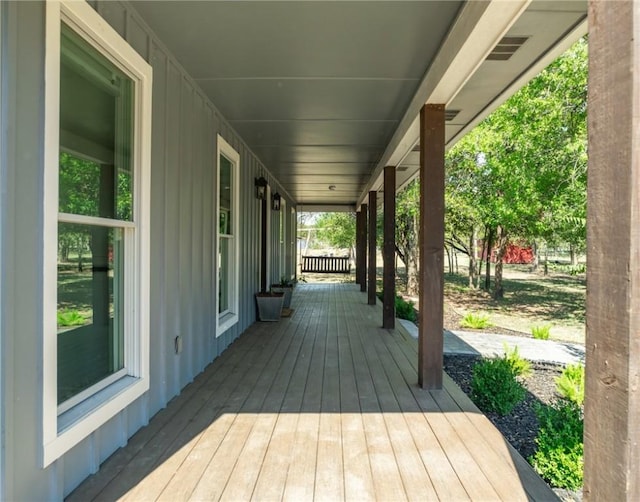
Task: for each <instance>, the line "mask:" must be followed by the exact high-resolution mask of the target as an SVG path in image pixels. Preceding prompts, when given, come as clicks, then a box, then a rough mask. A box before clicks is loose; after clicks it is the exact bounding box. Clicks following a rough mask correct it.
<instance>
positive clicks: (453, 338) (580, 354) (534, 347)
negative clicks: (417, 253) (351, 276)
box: [397, 319, 584, 365]
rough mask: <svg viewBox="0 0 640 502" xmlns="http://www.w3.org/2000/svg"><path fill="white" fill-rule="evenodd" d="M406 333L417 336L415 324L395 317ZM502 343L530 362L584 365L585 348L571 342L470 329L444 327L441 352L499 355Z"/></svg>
mask: <svg viewBox="0 0 640 502" xmlns="http://www.w3.org/2000/svg"><path fill="white" fill-rule="evenodd" d="M397 320H398V321H400V323H401V324H402V326H404V328H405V329H406V330H407V332H408V333H409V334H410V335H411V336H412V337H414V338H418V327H417V326H416V325H415V324H413V323H412V322H411V321H407V320H405V319H397ZM504 344H507V345H508V346H509V348H513V347H518V352H519V353H520V356H521V357H523V358H524V359H527V360H529V361H538V362H547V363H555V364H565V365H566V364H574V363H577V362H580V363H583V364H584V347H583V346H581V345H577V344H574V343H565V342H556V341H553V340H536V339H534V338H526V337H521V336H511V335H498V334H495V333H489V332H486V333H484V332H483V333H478V332H469V331H449V330H444V353H445V354H451V355H454V354H463V355H474V356H484V357H494V356H501V355H503V354H504Z"/></svg>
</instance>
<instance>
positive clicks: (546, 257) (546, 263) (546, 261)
mask: <svg viewBox="0 0 640 502" xmlns="http://www.w3.org/2000/svg"><path fill="white" fill-rule="evenodd" d="M544 275H549V249H548V248H547V250H546V251H545V252H544Z"/></svg>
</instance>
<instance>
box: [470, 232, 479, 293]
mask: <svg viewBox="0 0 640 502" xmlns="http://www.w3.org/2000/svg"><path fill="white" fill-rule="evenodd" d="M477 240H478V231H477V230H476V227H473V230H472V231H471V238H470V239H469V287H470V288H473V287H474V285H475V279H476V272H477V267H478V264H477V260H476V241H477Z"/></svg>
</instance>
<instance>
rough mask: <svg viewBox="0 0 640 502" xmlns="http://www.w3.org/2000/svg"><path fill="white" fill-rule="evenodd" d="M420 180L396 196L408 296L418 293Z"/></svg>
mask: <svg viewBox="0 0 640 502" xmlns="http://www.w3.org/2000/svg"><path fill="white" fill-rule="evenodd" d="M419 225H420V180H419V179H416V180H413V181H412V182H411V183H409V184H408V185H407V187H406V188H405V189H404V190H402V191H401V192H399V193H398V194H397V195H396V249H397V251H398V254H399V255H400V259H401V260H402V261H403V263H404V264H405V266H406V270H407V294H410V295H415V294H417V293H418V246H419V245H420V243H419V241H418V228H419Z"/></svg>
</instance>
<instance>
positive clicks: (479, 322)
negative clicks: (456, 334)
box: [460, 312, 493, 329]
mask: <svg viewBox="0 0 640 502" xmlns="http://www.w3.org/2000/svg"><path fill="white" fill-rule="evenodd" d="M460 326H462V327H463V328H471V329H484V328H489V327H491V326H493V324H491V323H490V322H489V316H487V315H484V314H474V313H473V312H467V313H466V314H465V316H464V317H463V318H462V320H461V321H460Z"/></svg>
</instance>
